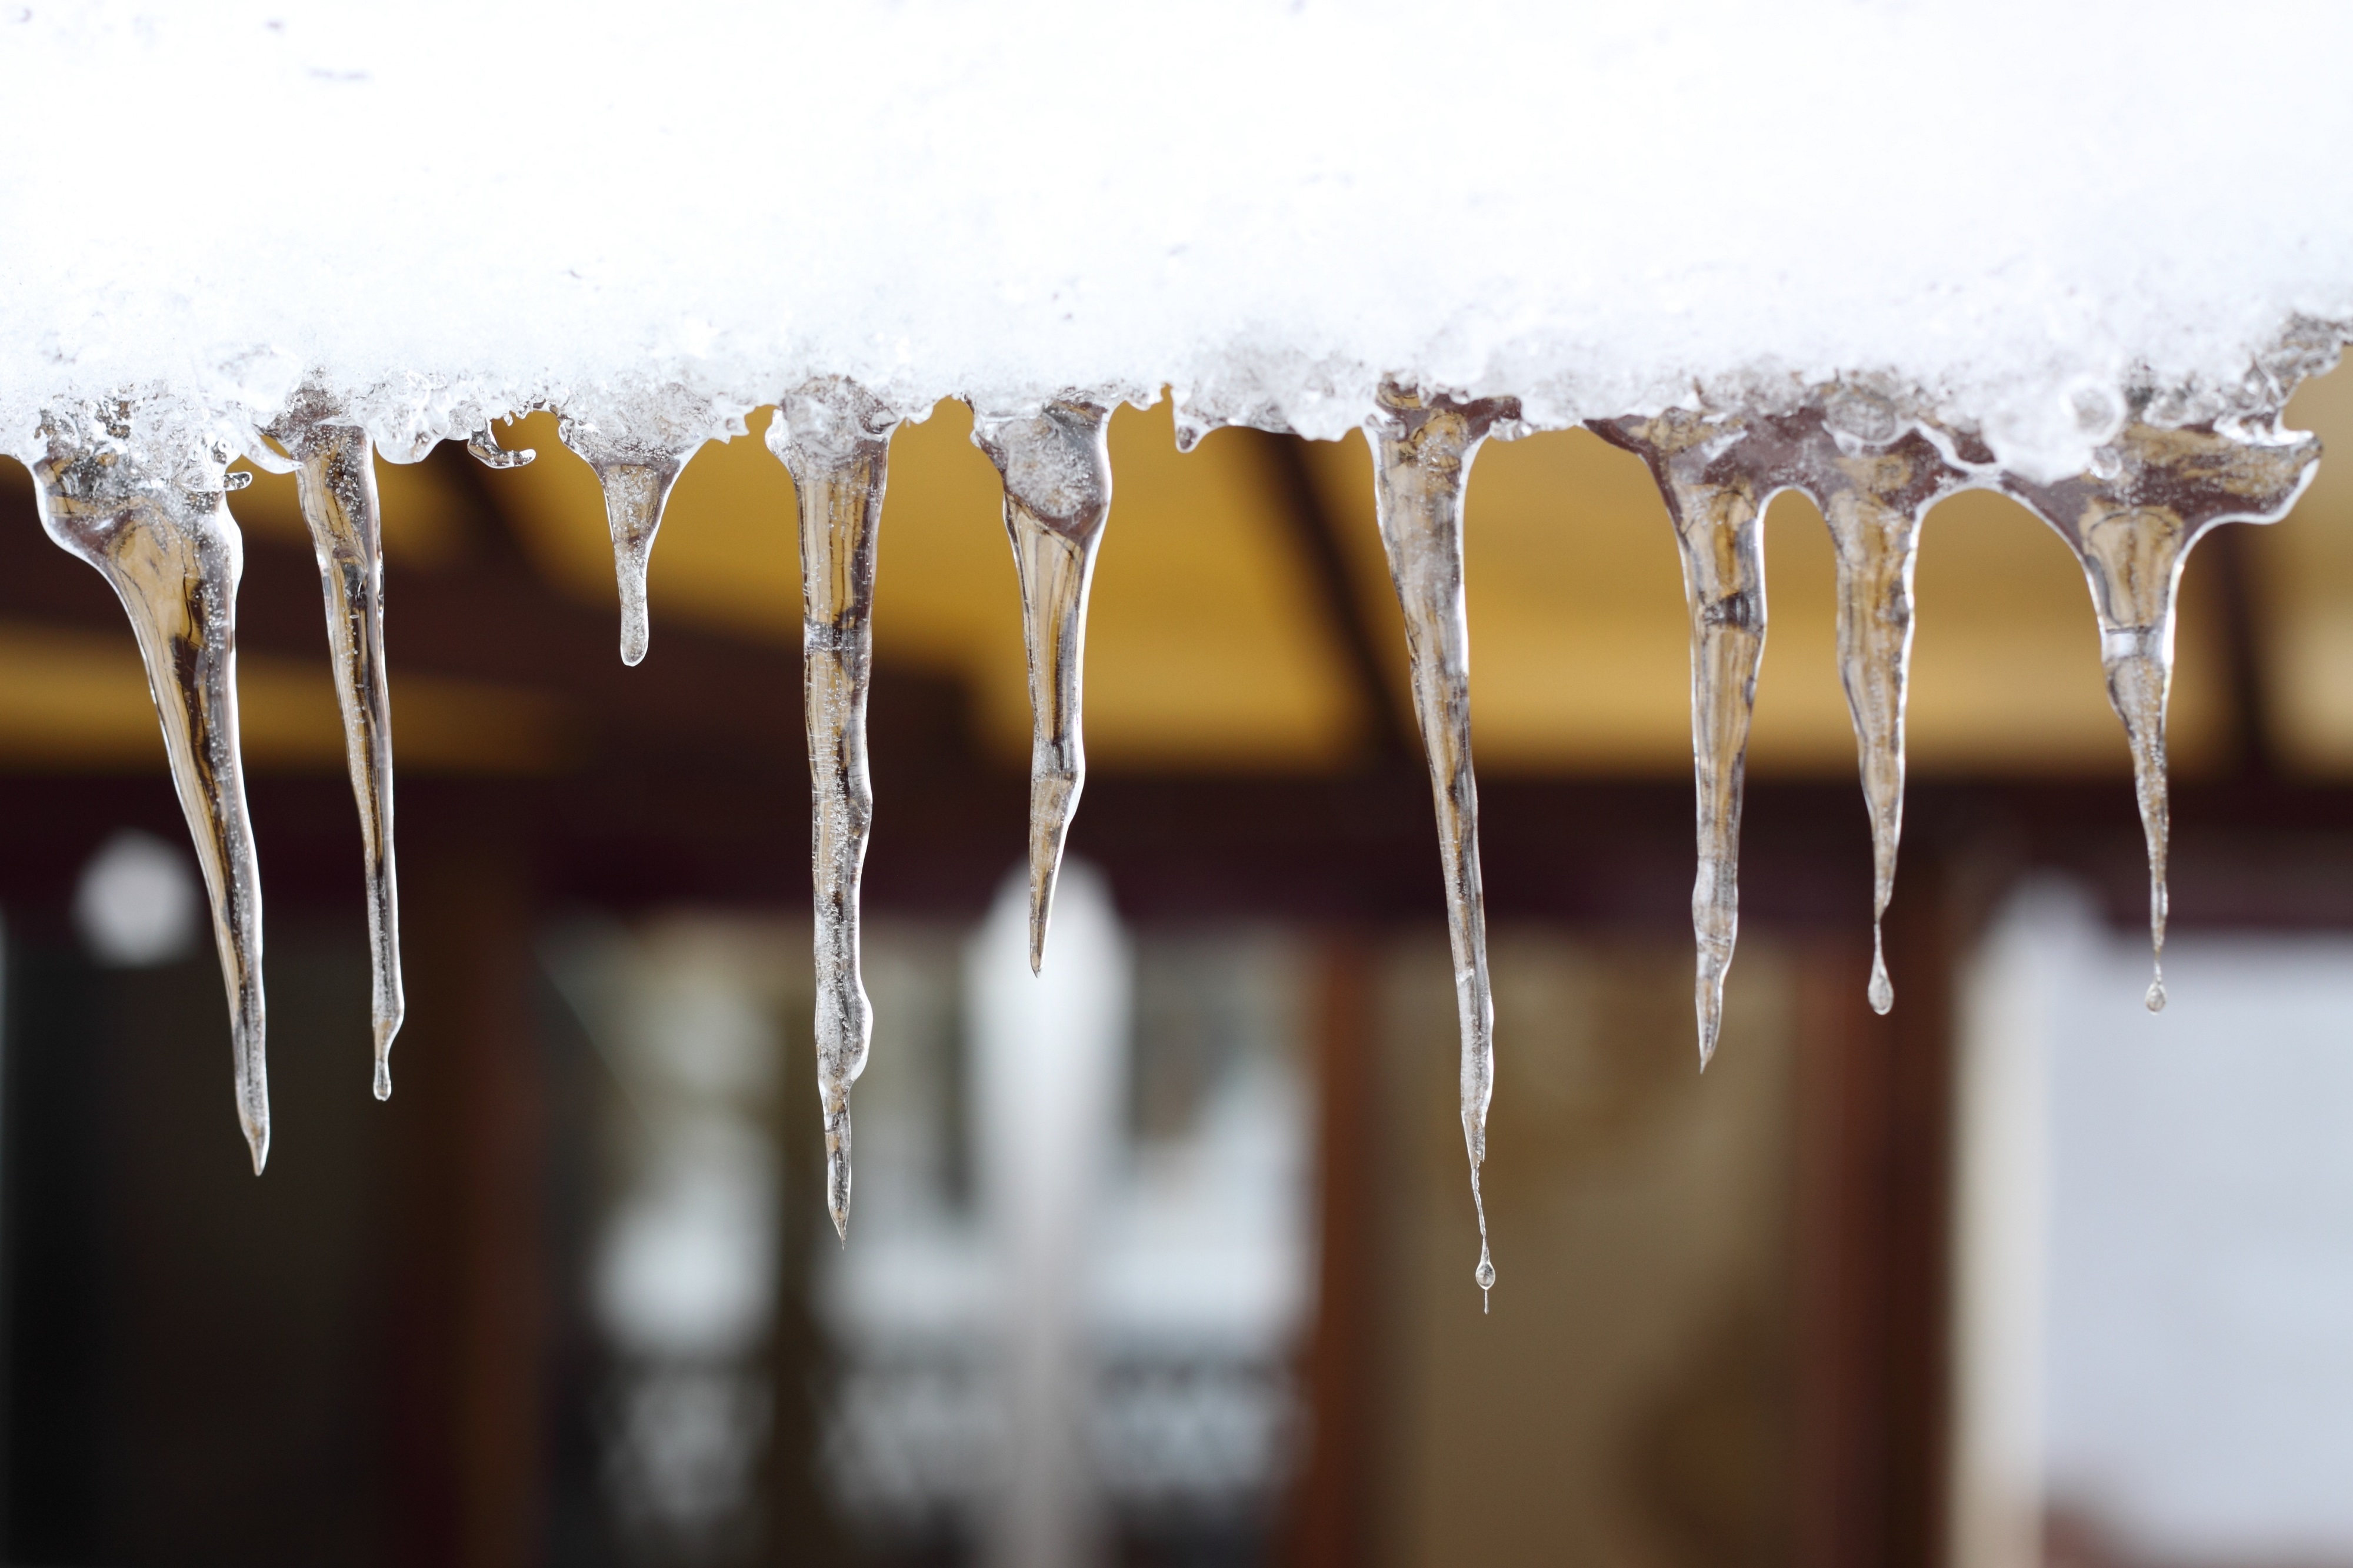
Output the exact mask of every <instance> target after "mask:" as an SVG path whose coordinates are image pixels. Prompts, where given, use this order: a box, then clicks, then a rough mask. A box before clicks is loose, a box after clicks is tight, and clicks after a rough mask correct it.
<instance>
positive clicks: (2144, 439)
mask: <svg viewBox="0 0 2353 1568" xmlns="http://www.w3.org/2000/svg"><path fill="white" fill-rule="evenodd" d="M2275 417H2276V416H2274V419H2275ZM2274 419H2265V420H2263V421H2260V422H2247V423H2243V424H2239V425H2224V426H2220V427H2218V426H2215V425H2189V426H2180V427H2179V428H2174V429H2166V428H2161V427H2159V426H2155V425H2150V424H2146V423H2144V422H2143V421H2142V420H2140V419H2139V418H2137V417H2136V418H2134V419H2132V420H2130V421H2129V422H2128V423H2126V425H2125V426H2124V428H2123V429H2122V430H2121V431H2120V432H2119V433H2118V434H2117V436H2116V439H2115V440H2113V441H2111V442H2110V443H2108V444H2107V445H2106V446H2105V447H2100V448H2099V449H2098V450H2097V451H2096V452H2094V454H2093V456H2092V468H2091V470H2090V471H2089V472H2088V473H2084V474H2081V475H2078V476H2077V477H2075V478H2073V479H2063V480H2061V481H2060V482H2059V483H2057V484H2054V485H2038V484H2033V483H2031V482H2029V481H2027V480H2025V479H2018V478H2016V477H2014V476H2010V477H2006V478H2005V480H2004V483H2005V484H2006V485H2007V486H2008V488H2009V489H2010V491H2011V492H2012V493H2013V494H2015V495H2016V496H2017V497H2018V498H2019V499H2020V500H2022V501H2024V502H2025V503H2026V504H2027V505H2028V506H2029V507H2031V508H2032V509H2033V510H2034V511H2035V512H2036V514H2037V515H2039V516H2040V517H2041V518H2042V521H2045V522H2047V523H2049V524H2050V525H2051V526H2052V528H2053V529H2054V530H2056V531H2058V533H2059V536H2060V537H2061V538H2063V539H2064V540H2065V541H2066V542H2067V543H2068V545H2069V546H2070V547H2071V548H2072V549H2073V551H2074V552H2075V555H2076V558H2077V559H2078V560H2080V561H2082V562H2083V563H2084V577H2085V579H2086V580H2087V581H2088V582H2089V584H2091V589H2092V608H2093V610H2094V613H2095V614H2096V615H2097V616H2099V622H2100V663H2101V665H2102V667H2103V668H2105V670H2106V672H2107V678H2108V700H2109V702H2110V703H2111V704H2113V705H2114V707H2115V708H2116V716H2117V717H2118V718H2120V719H2122V720H2123V721H2124V725H2125V738H2126V741H2127V742H2129V743H2130V745H2131V747H2132V759H2133V793H2134V795H2135V796H2136V797H2137V800H2138V802H2139V805H2140V821H2141V831H2142V833H2143V835H2144V836H2145V837H2147V841H2148V934H2149V945H2150V959H2151V971H2152V974H2151V978H2150V981H2149V985H2148V995H2147V1002H2148V1009H2149V1011H2150V1012H2152V1013H2155V1012H2159V1011H2161V1010H2163V1008H2164V1006H2165V917H2166V885H2165V883H2166V854H2167V839H2168V831H2169V817H2170V807H2169V805H2168V798H2167V788H2166V763H2165V707H2166V699H2167V697H2168V694H2169V692H2170V690H2171V689H2172V685H2173V610H2174V600H2175V597H2176V595H2177V593H2178V591H2179V587H2180V584H2181V568H2182V563H2184V562H2186V561H2187V560H2188V559H2189V550H2190V546H2192V545H2194V544H2196V543H2197V542H2198V541H2199V540H2200V538H2201V537H2203V536H2204V534H2205V532H2206V531H2207V530H2208V529H2209V528H2211V527H2213V526H2214V525H2215V524H2216V523H2220V522H2275V521H2278V520H2279V519H2281V518H2283V517H2284V516H2286V515H2287V512H2288V509H2289V508H2290V507H2292V506H2294V505H2295V500H2296V497H2298V496H2299V495H2301V494H2303V493H2304V487H2305V485H2306V482H2307V481H2308V480H2309V479H2311V477H2312V471H2313V465H2314V464H2315V463H2316V462H2317V461H2318V459H2319V457H2320V443H2319V442H2318V441H2316V439H2314V438H2313V437H2311V436H2309V435H2306V434H2302V433H2298V432H2289V431H2282V430H2280V429H2278V428H2277V426H2276V424H2275V423H2274Z"/></svg>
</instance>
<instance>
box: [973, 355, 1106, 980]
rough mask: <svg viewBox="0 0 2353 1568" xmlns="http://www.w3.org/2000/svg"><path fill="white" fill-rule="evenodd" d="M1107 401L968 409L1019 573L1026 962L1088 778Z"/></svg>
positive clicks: (1041, 952) (1042, 948)
mask: <svg viewBox="0 0 2353 1568" xmlns="http://www.w3.org/2000/svg"><path fill="white" fill-rule="evenodd" d="M1110 425H1111V410H1110V409H1109V408H1108V407H1106V406H1104V405H1103V404H1100V403H1095V402H1092V401H1089V400H1087V399H1085V398H1082V397H1078V396H1067V397H1060V398H1057V399H1055V400H1054V401H1053V402H1051V403H1049V404H1048V405H1046V406H1045V407H1044V408H1043V409H1041V410H1039V412H1038V413H1036V414H1033V415H1028V416H1018V417H1014V418H1001V419H1000V418H988V417H976V418H975V419H974V420H973V423H972V439H973V444H974V445H975V446H976V447H979V448H980V449H981V450H982V451H983V452H985V453H987V455H988V460H989V461H990V462H991V463H994V464H995V465H996V466H997V475H998V477H999V478H1000V479H1003V480H1004V481H1005V531H1006V532H1007V534H1008V536H1010V538H1011V539H1012V542H1013V564H1014V569H1015V571H1016V572H1017V573H1018V574H1019V576H1020V579H1021V635H1022V640H1023V642H1024V644H1025V645H1026V646H1027V647H1028V649H1029V715H1030V742H1029V968H1030V971H1031V973H1037V972H1038V971H1039V970H1041V969H1043V968H1044V966H1045V963H1046V926H1047V922H1048V921H1049V920H1050V918H1051V916H1052V913H1053V908H1054V879H1055V877H1056V875H1057V874H1058V873H1059V871H1060V868H1061V864H1062V840H1063V838H1064V837H1065V836H1066V835H1067V834H1068V833H1069V831H1070V826H1071V814H1072V813H1073V812H1075V811H1076V810H1077V809H1078V805H1079V792H1080V791H1081V790H1082V789H1083V788H1084V787H1085V785H1086V779H1087V757H1086V743H1085V740H1084V737H1083V735H1082V731H1081V727H1080V717H1081V702H1080V683H1081V677H1082V665H1083V663H1084V660H1085V654H1086V638H1087V589H1088V587H1089V585H1090V584H1091V583H1092V580H1093V577H1094V569H1095V551H1096V549H1097V547H1098V546H1099V545H1100V544H1101V543H1102V542H1103V521H1104V519H1106V518H1107V517H1109V516H1110V515H1111V450H1110V447H1109V446H1108V445H1107V444H1106V442H1107V437H1108V432H1109V428H1110Z"/></svg>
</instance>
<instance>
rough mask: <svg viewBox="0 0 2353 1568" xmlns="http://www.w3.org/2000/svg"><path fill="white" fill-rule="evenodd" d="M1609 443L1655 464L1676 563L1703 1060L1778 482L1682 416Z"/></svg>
mask: <svg viewBox="0 0 2353 1568" xmlns="http://www.w3.org/2000/svg"><path fill="white" fill-rule="evenodd" d="M1592 428H1593V430H1594V431H1595V433H1597V434H1598V435H1599V436H1600V437H1602V438H1603V439H1604V440H1606V441H1609V442H1611V443H1613V444H1615V445H1617V446H1620V447H1625V448H1626V449H1627V450H1629V451H1630V452H1632V453H1634V454H1635V455H1636V456H1637V457H1640V458H1641V459H1642V460H1643V462H1645V463H1647V464H1649V465H1650V468H1651V474H1652V476H1653V477H1654V478H1656V479H1657V480H1658V481H1659V489H1660V492H1661V493H1662V495H1663V496H1664V497H1665V498H1666V502H1667V515H1668V517H1669V519H1670V520H1671V521H1672V522H1673V523H1674V529H1675V542H1676V543H1677V544H1678V545H1679V546H1680V547H1681V549H1682V552H1683V597H1684V600H1685V602H1686V604H1687V605H1688V606H1689V608H1690V611H1691V626H1692V634H1691V635H1692V759H1693V769H1694V773H1695V775H1696V778H1697V781H1698V786H1699V825H1698V827H1699V874H1698V876H1697V878H1696V879H1694V882H1693V884H1692V930H1693V932H1694V935H1695V936H1696V937H1697V939H1698V943H1699V973H1698V977H1697V982H1696V984H1695V986H1694V993H1695V996H1694V1001H1695V1005H1696V1007H1697V1009H1698V1013H1699V1059H1700V1065H1701V1066H1702V1067H1705V1066H1706V1065H1707V1063H1708V1060H1709V1059H1710V1058H1713V1057H1714V1056H1715V1044H1716V1039H1717V1037H1719V1036H1720V1035H1721V1034H1722V1033H1723V1030H1724V975H1725V970H1727V969H1729V968H1730V967H1731V964H1732V946H1733V942H1734V940H1735V939H1736V937H1737V936H1738V934H1739V931H1740V803H1741V790H1742V774H1743V771H1744V769H1745V768H1746V763H1747V756H1748V724H1749V719H1750V717H1751V715H1752V714H1753V713H1754V712H1755V710H1756V707H1757V665H1758V664H1759V663H1760V662H1761V661H1762V660H1763V658H1764V657H1765V553H1764V521H1765V503H1766V501H1767V500H1770V499H1771V496H1772V492H1773V490H1774V489H1778V488H1780V485H1779V482H1778V481H1777V480H1776V479H1774V478H1772V477H1771V475H1770V474H1769V472H1768V471H1767V467H1766V465H1765V464H1764V463H1762V462H1761V461H1759V460H1758V456H1757V453H1755V452H1754V451H1752V450H1750V449H1749V448H1748V447H1747V441H1746V437H1747V433H1748V432H1747V427H1746V424H1745V423H1744V422H1742V421H1740V420H1737V419H1715V418H1710V417H1708V416H1703V415H1699V414H1694V413H1689V412H1686V411H1683V410H1681V409H1670V410H1669V411H1668V412H1666V413H1664V414H1661V415H1657V416H1651V417H1639V418H1626V419H1612V420H1599V421H1596V422H1595V423H1594V425H1593V426H1592Z"/></svg>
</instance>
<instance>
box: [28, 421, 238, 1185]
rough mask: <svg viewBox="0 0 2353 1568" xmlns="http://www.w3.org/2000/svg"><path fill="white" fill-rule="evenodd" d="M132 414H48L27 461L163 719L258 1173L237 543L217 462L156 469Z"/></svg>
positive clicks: (52, 522) (44, 508) (53, 532)
mask: <svg viewBox="0 0 2353 1568" xmlns="http://www.w3.org/2000/svg"><path fill="white" fill-rule="evenodd" d="M130 423H131V421H130V410H129V408H128V407H127V406H126V405H116V406H115V407H113V408H111V409H109V410H108V411H107V412H106V414H105V415H104V416H100V417H97V418H93V417H91V416H89V415H87V414H66V415H60V414H56V413H51V414H49V415H47V416H44V420H43V424H42V427H41V435H42V438H43V440H44V442H45V444H46V447H47V450H46V451H45V452H44V454H43V455H42V456H41V457H40V458H37V459H36V460H35V462H34V463H33V465H32V468H33V478H34V481H35V493H36V495H37V499H38V501H39V506H40V513H41V526H42V528H43V529H44V530H46V531H47V533H48V536H49V537H50V538H51V539H53V540H55V541H56V542H58V544H60V545H63V546H64V547H65V548H66V549H67V550H69V551H71V552H73V553H74V554H76V555H79V556H80V557H81V558H82V559H83V560H84V561H87V562H89V563H90V564H91V565H92V566H95V567H97V568H98V570H99V572H100V574H102V575H103V576H104V577H105V578H106V580H107V582H108V584H110V585H111V587H112V588H113V589H114V592H115V595H116V596H117V597H118V598H120V599H121V601H122V607H123V609H124V610H125V611H126V612H127V613H128V614H129V615H130V616H131V627H132V632H133V633H134V634H136V636H137V637H138V641H139V653H140V657H141V658H142V659H143V660H144V661H145V663H146V666H147V687H148V690H149V692H150V694H151V695H152V696H153V698H154V700H155V713H156V716H157V718H158V719H160V720H161V721H163V726H164V750H165V751H166V752H168V753H169V756H170V759H171V764H172V781H173V783H174V785H176V786H177V788H178V791H179V795H180V809H181V810H182V811H183V812H184V813H185V815H186V816H187V819H188V831H189V834H190V836H191V837H193V838H194V839H195V847H196V858H197V860H198V862H199V863H200V864H201V865H202V866H203V868H204V873H205V887H206V890H207V891H208V892H209V893H210V895H211V898H212V907H213V939H214V942H215V943H216V946H217V947H218V949H219V952H220V962H221V973H222V978H223V980H224V981H225V982H226V984H227V988H228V1007H229V1035H230V1042H231V1045H232V1047H233V1049H234V1052H235V1056H236V1060H237V1121H238V1122H239V1123H240V1124H241V1125H242V1126H243V1128H244V1130H245V1139H246V1144H247V1146H248V1148H249V1149H250V1150H251V1151H252V1153H253V1169H254V1172H255V1173H256V1174H259V1173H260V1171H261V1168H262V1166H263V1164H264V1163H266V1162H267V1161H268V1160H269V1067H268V1062H267V1059H266V1058H265V1056H264V1046H263V1022H264V1018H263V1005H262V994H261V879H260V874H259V870H258V868H256V866H255V862H254V854H253V826H252V822H251V820H250V818H249V817H248V815H247V812H246V805H245V779H244V774H243V768H242V764H241V763H240V760H239V757H238V753H237V579H238V577H239V576H240V575H241V574H242V573H243V570H244V564H245V557H244V547H243V542H242V541H241V539H240V538H239V536H238V533H237V523H236V522H235V521H233V520H232V519H231V518H230V516H229V513H228V506H227V501H226V500H225V499H224V496H225V493H226V492H225V490H224V489H223V488H222V487H223V479H222V471H221V470H222V465H221V461H220V460H219V459H217V458H216V460H214V461H213V462H211V463H208V464H201V465H198V466H197V467H196V470H195V473H194V474H192V475H190V476H188V477H192V478H195V479H198V480H199V481H200V482H201V483H202V484H203V485H204V487H205V488H202V489H189V488H186V487H185V486H184V485H183V484H182V483H181V478H182V476H180V475H177V474H173V473H167V472H163V471H160V470H159V469H158V468H157V467H155V466H154V465H152V464H151V463H149V462H147V461H145V460H143V459H142V457H141V456H140V455H139V454H136V453H134V451H133V450H132V447H131V445H130V439H129V438H130V435H131V429H130Z"/></svg>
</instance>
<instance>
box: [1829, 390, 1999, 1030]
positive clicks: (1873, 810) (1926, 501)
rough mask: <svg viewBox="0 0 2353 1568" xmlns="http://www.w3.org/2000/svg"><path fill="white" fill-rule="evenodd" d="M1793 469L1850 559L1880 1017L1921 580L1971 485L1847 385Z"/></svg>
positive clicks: (1854, 709) (1848, 604) (1874, 996)
mask: <svg viewBox="0 0 2353 1568" xmlns="http://www.w3.org/2000/svg"><path fill="white" fill-rule="evenodd" d="M1800 419H1801V421H1802V424H1803V426H1804V428H1803V429H1802V430H1801V431H1800V432H1798V437H1799V438H1798V440H1797V441H1796V443H1795V444H1794V446H1793V449H1792V451H1791V454H1790V457H1791V465H1790V467H1791V470H1792V477H1793V478H1795V479H1797V480H1798V481H1799V483H1800V484H1801V485H1802V486H1803V487H1804V489H1806V490H1807V491H1808V492H1809V493H1810V494H1811V495H1812V496H1813V498H1814V500H1815V501H1816V502H1817V503H1819V504H1820V507H1821V509H1822V518H1823V520H1824V521H1826V522H1828V523H1829V525H1830V532H1831V548H1832V550H1833V551H1834V552H1835V553H1836V556H1837V560H1838V653H1839V679H1840V681H1841V684H1843V685H1844V686H1845V688H1846V704H1847V711H1848V713H1849V714H1850V715H1851V716H1852V719H1853V721H1854V738H1855V748H1856V751H1857V752H1858V753H1859V755H1858V759H1857V760H1858V763H1859V765H1860V768H1861V772H1862V797H1863V804H1864V805H1865V806H1866V807H1867V808H1868V809H1869V811H1870V815H1871V871H1872V891H1871V984H1870V988H1869V992H1868V994H1869V997H1870V1001H1871V1005H1872V1010H1873V1012H1878V1013H1884V1012H1886V1011H1887V1010H1888V1009H1889V1008H1891V1007H1893V1006H1894V1005H1895V988H1894V984H1892V983H1891V982H1890V981H1889V979H1888V976H1887V952H1886V944H1885V942H1884V941H1883V935H1882V929H1883V925H1884V924H1885V921H1886V919H1887V905H1888V901H1889V900H1890V899H1891V898H1893V897H1894V891H1895V851H1896V846H1897V844H1898V843H1899V841H1900V840H1901V839H1902V837H1903V834H1904V703H1905V688H1906V686H1907V684H1908V682H1909V679H1910V675H1911V665H1912V576H1913V570H1914V568H1915V565H1916V564H1917V563H1918V561H1919V552H1920V526H1921V524H1922V522H1923V521H1926V518H1927V515H1928V509H1929V508H1931V507H1933V506H1935V505H1936V502H1938V501H1939V500H1943V499H1944V498H1945V497H1947V496H1948V495H1950V494H1952V493H1953V492H1954V491H1955V490H1957V489H1962V488H1963V487H1964V486H1966V485H1968V483H1970V482H1971V479H1970V476H1969V475H1968V474H1967V473H1965V472H1963V471H1962V470H1960V469H1957V468H1953V467H1952V466H1950V465H1949V464H1947V462H1946V461H1945V458H1944V456H1943V454H1942V453H1941V452H1939V451H1938V450H1937V448H1936V445H1935V444H1934V443H1933V442H1931V441H1930V440H1929V439H1928V438H1927V437H1925V436H1923V435H1922V434H1921V433H1920V431H1919V430H1918V428H1917V427H1916V426H1911V425H1909V424H1908V423H1906V422H1904V421H1901V420H1899V419H1898V418H1897V417H1896V415H1895V411H1894V409H1893V408H1892V407H1890V406H1889V405H1887V404H1886V403H1885V402H1884V401H1883V400H1882V399H1880V398H1878V397H1876V396H1874V395H1870V394H1868V393H1863V392H1861V391H1859V390H1855V389H1851V388H1840V389H1837V390H1836V391H1834V392H1833V393H1832V394H1831V395H1830V397H1829V398H1828V400H1827V402H1826V405H1825V406H1824V408H1823V411H1822V413H1821V415H1820V416H1819V417H1816V416H1811V415H1807V416H1800Z"/></svg>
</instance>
